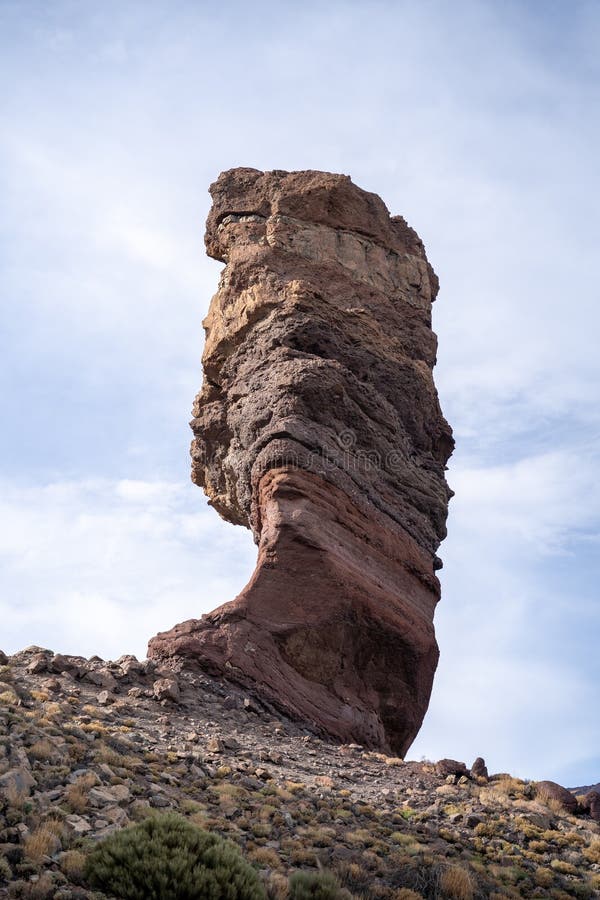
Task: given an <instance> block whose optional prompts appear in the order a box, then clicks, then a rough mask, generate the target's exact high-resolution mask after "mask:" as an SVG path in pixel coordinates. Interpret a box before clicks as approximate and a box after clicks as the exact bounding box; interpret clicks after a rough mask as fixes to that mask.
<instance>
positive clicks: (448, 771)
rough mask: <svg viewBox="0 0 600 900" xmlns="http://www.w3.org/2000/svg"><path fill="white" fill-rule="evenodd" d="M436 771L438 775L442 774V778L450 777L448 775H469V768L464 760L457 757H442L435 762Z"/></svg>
mask: <svg viewBox="0 0 600 900" xmlns="http://www.w3.org/2000/svg"><path fill="white" fill-rule="evenodd" d="M435 771H436V774H437V775H440V776H441V777H442V778H448V776H454V777H458V778H460V777H462V776H465V777H466V776H467V775H468V774H469V772H468V769H467V767H466V765H465V764H464V762H459V761H458V760H456V759H440V760H438V762H436V764H435Z"/></svg>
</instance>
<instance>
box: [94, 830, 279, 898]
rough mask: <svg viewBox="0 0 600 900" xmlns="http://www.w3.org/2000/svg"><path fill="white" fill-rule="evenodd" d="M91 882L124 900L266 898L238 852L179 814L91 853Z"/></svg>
mask: <svg viewBox="0 0 600 900" xmlns="http://www.w3.org/2000/svg"><path fill="white" fill-rule="evenodd" d="M86 877H87V879H88V881H89V882H90V884H91V885H92V886H93V887H95V888H98V889H100V890H101V891H104V892H105V893H107V894H113V895H114V896H117V897H119V898H121V900H264V897H265V892H264V889H263V887H262V885H261V882H260V879H259V877H258V874H257V873H256V871H255V870H254V869H253V868H252V866H250V865H249V864H248V863H247V862H246V861H245V860H244V859H243V857H242V855H241V854H240V851H239V850H238V848H237V847H236V846H235V845H234V844H232V843H230V842H229V841H226V840H225V839H224V838H222V837H220V836H219V835H216V834H211V833H210V832H208V831H203V830H202V829H201V828H197V827H196V826H195V825H192V824H191V822H188V821H187V820H186V819H184V818H182V817H181V816H178V815H176V814H174V813H167V814H166V815H157V816H153V817H151V818H149V819H146V820H145V821H144V822H141V823H139V824H138V825H132V826H130V827H129V828H123V829H122V830H121V831H117V832H115V833H114V834H111V835H109V837H107V838H105V839H104V840H103V841H101V842H100V843H99V844H98V845H97V847H95V849H94V850H93V851H92V853H91V854H90V856H89V858H88V861H87V866H86Z"/></svg>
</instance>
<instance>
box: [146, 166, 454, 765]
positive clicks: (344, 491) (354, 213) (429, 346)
mask: <svg viewBox="0 0 600 900" xmlns="http://www.w3.org/2000/svg"><path fill="white" fill-rule="evenodd" d="M211 193H212V197H213V206H212V209H211V211H210V214H209V216H208V221H207V228H206V247H207V251H208V254H209V256H212V257H213V258H214V259H217V260H220V261H222V262H224V263H225V264H226V265H225V269H224V270H223V272H222V274H221V279H220V284H219V290H218V291H217V293H216V295H215V296H214V297H213V300H212V302H211V305H210V309H209V312H208V316H207V318H206V320H205V322H204V326H205V330H206V345H205V351H204V356H203V366H204V384H203V387H202V390H201V392H200V393H199V395H198V396H197V398H196V401H195V404H194V418H193V421H192V430H193V432H194V441H193V444H192V478H193V480H194V481H195V483H196V484H198V485H199V486H201V487H202V488H203V489H204V491H205V492H206V494H207V495H208V497H209V502H210V504H211V505H212V506H213V507H214V508H215V509H216V510H217V512H218V513H219V514H220V515H221V516H222V517H223V518H225V519H227V520H228V521H230V522H233V523H235V524H241V525H244V526H246V527H248V528H250V529H251V530H252V532H253V534H254V538H255V541H256V543H257V545H258V561H257V565H256V569H255V571H254V574H253V575H252V577H251V579H250V581H249V583H248V585H247V586H246V588H244V590H243V591H242V592H241V594H240V595H239V596H238V597H237V598H236V599H235V600H234V601H232V602H231V603H227V604H225V605H224V606H221V607H219V608H218V609H216V610H215V611H214V612H212V613H210V614H208V615H206V616H203V617H202V618H201V619H195V620H191V621H188V622H184V623H183V624H181V625H177V626H175V627H174V628H173V629H172V630H171V631H169V632H165V633H162V634H159V635H158V636H157V637H155V638H153V639H152V640H151V641H150V644H149V650H148V655H149V656H150V657H151V658H153V659H157V660H161V659H162V660H164V659H166V658H172V657H179V658H181V657H183V658H187V659H190V660H193V661H194V663H196V664H200V666H202V667H203V668H204V669H205V670H207V671H208V672H209V673H212V674H219V675H226V677H227V678H228V679H230V680H234V681H237V682H238V683H239V684H241V685H242V686H244V687H246V688H248V689H250V690H252V691H253V692H254V693H256V694H257V695H258V696H260V697H262V698H263V699H265V700H267V701H269V702H271V703H272V704H273V705H275V706H277V707H278V708H279V709H280V710H282V711H284V712H285V713H287V714H288V715H290V716H292V717H294V718H296V719H300V720H302V721H305V722H307V723H309V724H310V725H311V726H312V727H316V728H317V729H319V730H320V731H321V732H325V733H327V734H329V735H331V736H333V737H335V738H338V739H340V740H342V741H345V742H357V743H360V744H362V745H363V746H365V747H369V748H377V749H381V750H384V751H386V752H391V753H393V754H396V755H398V756H400V757H402V756H404V753H405V751H406V750H407V748H408V747H409V745H410V744H411V742H412V740H413V739H414V737H415V735H416V734H417V732H418V730H419V728H420V726H421V722H422V720H423V716H424V714H425V711H426V709H427V706H428V703H429V697H430V693H431V688H432V683H433V677H434V673H435V669H436V666H437V660H438V647H437V643H436V639H435V633H434V628H433V614H434V610H435V607H436V604H437V602H438V600H439V598H440V585H439V581H438V579H437V577H436V574H435V572H436V570H437V569H438V568H440V566H441V562H440V560H439V559H438V557H437V555H436V552H437V549H438V546H439V543H440V541H441V540H442V539H443V538H444V536H445V534H446V515H447V508H448V500H449V498H450V496H451V491H450V490H449V488H448V486H447V484H446V481H445V475H444V472H445V466H446V462H447V460H448V458H449V456H450V453H451V451H452V448H453V440H452V433H451V430H450V427H449V426H448V424H447V422H446V421H445V419H444V417H443V415H442V413H441V410H440V406H439V402H438V397H437V392H436V389H435V386H434V382H433V377H432V369H433V366H434V364H435V360H436V337H435V335H434V333H433V331H432V329H431V304H432V302H433V301H434V299H435V297H436V294H437V291H438V280H437V277H436V275H435V273H434V271H433V269H432V268H431V266H430V264H429V262H428V260H427V257H426V254H425V250H424V248H423V244H422V242H421V240H420V239H419V237H418V235H417V234H416V233H415V232H414V231H413V229H412V228H410V227H409V226H408V225H407V224H406V222H405V221H404V219H403V218H402V217H401V216H390V214H389V212H388V210H387V209H386V207H385V205H384V203H383V201H382V200H381V199H380V198H379V197H377V196H376V195H375V194H371V193H368V192H366V191H363V190H361V189H360V188H358V187H357V186H356V185H354V184H353V183H352V181H351V180H350V178H349V177H348V176H346V175H333V174H329V173H325V172H314V171H305V172H281V171H274V172H260V171H258V170H256V169H232V170H230V171H228V172H224V173H223V174H222V175H221V176H220V177H219V179H218V180H217V182H216V183H215V184H213V185H212V187H211Z"/></svg>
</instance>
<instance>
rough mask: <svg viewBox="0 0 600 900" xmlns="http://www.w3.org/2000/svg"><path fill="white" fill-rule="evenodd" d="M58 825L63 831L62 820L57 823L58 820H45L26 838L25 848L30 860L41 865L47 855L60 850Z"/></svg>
mask: <svg viewBox="0 0 600 900" xmlns="http://www.w3.org/2000/svg"><path fill="white" fill-rule="evenodd" d="M57 825H58V826H60V830H61V831H62V825H61V824H60V822H59V823H56V820H54V821H48V822H44V824H43V825H39V826H38V827H37V828H36V829H35V830H34V831H32V832H31V834H30V835H29V836H28V837H27V838H26V839H25V844H24V848H23V849H24V853H25V856H26V857H27V859H28V860H30V862H32V863H35V864H36V865H39V864H40V863H41V862H43V860H44V859H45V858H46V857H47V856H52V854H53V853H56V852H57V851H58V850H60V847H61V844H60V838H59V837H58V835H57V833H56V832H57Z"/></svg>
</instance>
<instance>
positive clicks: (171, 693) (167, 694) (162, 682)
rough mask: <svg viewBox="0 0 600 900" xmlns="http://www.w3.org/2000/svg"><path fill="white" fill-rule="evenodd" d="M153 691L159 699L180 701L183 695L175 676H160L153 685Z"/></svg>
mask: <svg viewBox="0 0 600 900" xmlns="http://www.w3.org/2000/svg"><path fill="white" fill-rule="evenodd" d="M152 692H153V694H154V696H155V697H156V699H157V700H171V701H173V703H178V702H179V698H180V696H181V694H180V691H179V684H178V683H177V681H176V679H175V678H159V679H158V680H157V681H155V682H154V684H153V685H152Z"/></svg>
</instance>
